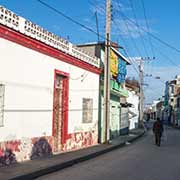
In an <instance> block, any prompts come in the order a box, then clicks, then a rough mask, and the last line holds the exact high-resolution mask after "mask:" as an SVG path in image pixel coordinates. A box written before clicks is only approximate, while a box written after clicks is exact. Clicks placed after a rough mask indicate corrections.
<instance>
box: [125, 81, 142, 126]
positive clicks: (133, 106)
mask: <svg viewBox="0 0 180 180" xmlns="http://www.w3.org/2000/svg"><path fill="white" fill-rule="evenodd" d="M126 87H127V89H128V98H127V103H128V104H129V109H128V111H129V130H131V129H135V128H137V127H138V123H139V84H138V82H137V81H135V80H126Z"/></svg>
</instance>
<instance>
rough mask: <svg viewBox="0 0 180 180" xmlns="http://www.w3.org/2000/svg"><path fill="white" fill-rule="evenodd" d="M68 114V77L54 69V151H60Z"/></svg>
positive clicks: (65, 131)
mask: <svg viewBox="0 0 180 180" xmlns="http://www.w3.org/2000/svg"><path fill="white" fill-rule="evenodd" d="M67 114H68V77H67V76H66V75H65V74H64V73H62V72H59V71H55V82H54V107H53V139H54V145H53V146H54V152H60V151H61V149H62V144H63V143H64V140H65V136H66V133H67Z"/></svg>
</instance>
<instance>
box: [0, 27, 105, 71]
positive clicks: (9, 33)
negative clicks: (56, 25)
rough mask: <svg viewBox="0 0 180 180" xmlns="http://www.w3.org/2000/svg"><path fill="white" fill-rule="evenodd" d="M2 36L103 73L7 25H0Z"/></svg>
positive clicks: (86, 68) (88, 69)
mask: <svg viewBox="0 0 180 180" xmlns="http://www.w3.org/2000/svg"><path fill="white" fill-rule="evenodd" d="M0 37H2V38H4V39H7V40H10V41H13V42H15V43H17V44H20V45H23V46H25V47H27V48H30V49H33V50H35V51H38V52H40V53H43V54H46V55H48V56H51V57H54V58H56V59H59V60H61V61H64V62H66V63H69V64H72V65H74V66H78V67H80V68H82V69H85V70H87V71H90V72H93V73H96V74H101V69H100V68H97V67H95V66H93V65H90V64H88V63H86V62H84V61H81V60H79V59H77V58H75V57H73V56H71V55H68V54H66V53H64V52H62V51H60V50H57V49H55V48H53V47H51V46H48V45H46V44H44V43H42V42H40V41H38V40H35V39H32V38H30V37H28V36H26V35H24V34H21V33H19V32H16V31H14V30H12V29H10V28H8V27H6V26H3V25H0Z"/></svg>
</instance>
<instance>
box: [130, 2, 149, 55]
mask: <svg viewBox="0 0 180 180" xmlns="http://www.w3.org/2000/svg"><path fill="white" fill-rule="evenodd" d="M129 3H130V6H131V9H132V12H133V16H134V19H135V22H136V24H137V25H138V27H137V32H138V34H139V36H140V38H141V42H142V45H143V48H144V51H145V53H146V55H147V57H148V52H147V49H146V46H145V43H144V38H143V36H142V33H141V31H140V28H139V23H138V20H137V17H136V13H135V9H134V5H133V2H132V0H129Z"/></svg>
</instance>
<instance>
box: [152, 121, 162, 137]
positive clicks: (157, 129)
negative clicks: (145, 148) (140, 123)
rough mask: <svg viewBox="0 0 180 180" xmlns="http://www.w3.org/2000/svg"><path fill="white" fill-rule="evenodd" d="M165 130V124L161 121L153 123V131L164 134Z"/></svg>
mask: <svg viewBox="0 0 180 180" xmlns="http://www.w3.org/2000/svg"><path fill="white" fill-rule="evenodd" d="M163 131H164V128H163V124H162V123H161V121H156V122H155V123H154V124H153V132H154V133H159V134H162V132H163Z"/></svg>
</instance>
